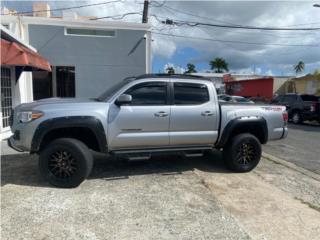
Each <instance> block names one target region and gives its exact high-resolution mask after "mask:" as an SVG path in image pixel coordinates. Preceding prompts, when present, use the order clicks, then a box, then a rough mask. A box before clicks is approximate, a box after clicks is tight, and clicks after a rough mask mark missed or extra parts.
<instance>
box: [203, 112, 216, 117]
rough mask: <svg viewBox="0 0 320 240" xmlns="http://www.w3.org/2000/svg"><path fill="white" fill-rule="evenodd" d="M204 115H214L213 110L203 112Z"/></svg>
mask: <svg viewBox="0 0 320 240" xmlns="http://www.w3.org/2000/svg"><path fill="white" fill-rule="evenodd" d="M201 115H202V116H204V117H207V116H212V115H213V112H210V111H204V112H202V113H201Z"/></svg>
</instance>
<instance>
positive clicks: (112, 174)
mask: <svg viewBox="0 0 320 240" xmlns="http://www.w3.org/2000/svg"><path fill="white" fill-rule="evenodd" d="M194 169H199V170H201V171H206V172H215V173H230V171H228V170H227V169H226V167H225V165H224V163H223V161H222V156H221V153H220V152H218V151H215V152H212V153H208V154H206V155H205V156H203V157H197V158H185V157H183V156H179V155H163V156H155V157H152V158H151V159H149V160H145V161H128V160H125V159H121V158H114V157H109V158H107V157H104V158H103V157H101V156H100V157H96V159H95V162H94V167H93V169H92V173H91V174H90V176H89V179H103V180H106V181H112V180H118V179H128V178H129V177H130V176H136V175H148V174H157V175H160V176H161V175H162V176H166V175H179V174H182V173H183V172H186V171H192V170H194ZM7 184H15V185H23V186H34V187H51V185H50V184H48V183H47V182H45V181H44V180H43V179H42V177H41V176H40V173H39V171H38V158H37V156H36V155H29V154H12V155H3V156H1V186H5V185H7Z"/></svg>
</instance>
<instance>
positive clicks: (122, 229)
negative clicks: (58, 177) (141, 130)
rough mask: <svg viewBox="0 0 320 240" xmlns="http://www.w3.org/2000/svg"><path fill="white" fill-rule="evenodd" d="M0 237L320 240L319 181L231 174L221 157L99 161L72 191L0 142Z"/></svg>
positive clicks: (286, 172)
mask: <svg viewBox="0 0 320 240" xmlns="http://www.w3.org/2000/svg"><path fill="white" fill-rule="evenodd" d="M2 147H3V148H2V151H1V239H121V240H126V239H128V240H129V239H130V240H132V239H139V240H140V239H159V240H160V239H172V240H173V239H192V240H193V239H201V240H202V239H203V240H206V239H215V240H216V239H237V240H238V239H283V240H287V239H319V235H320V184H319V181H317V180H315V179H313V178H310V177H308V176H307V175H304V174H301V173H300V172H297V171H294V170H293V169H291V168H288V167H286V166H283V165H281V164H278V163H274V162H271V161H269V160H266V159H262V160H261V162H260V163H259V165H258V166H257V168H256V169H255V170H254V171H252V172H249V173H241V174H238V173H233V172H230V171H228V170H227V169H226V168H225V166H224V163H223V159H222V157H221V153H220V152H213V153H211V154H208V155H207V156H205V157H202V158H184V157H180V156H175V155H172V156H170V155H164V156H161V157H155V158H152V159H150V160H148V161H138V162H127V161H125V160H124V159H112V158H111V159H106V158H105V157H102V156H96V159H95V164H94V168H93V171H92V173H91V175H90V176H89V179H87V180H86V181H85V182H84V183H82V184H81V185H80V186H79V187H77V188H74V189H59V188H54V187H52V186H50V185H49V184H48V183H46V182H45V181H43V179H42V178H41V177H40V175H39V172H38V167H37V156H35V155H32V156H30V155H28V154H25V153H16V152H14V151H11V150H10V149H8V148H7V146H6V144H4V143H2Z"/></svg>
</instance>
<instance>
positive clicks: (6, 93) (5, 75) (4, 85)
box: [1, 67, 12, 128]
mask: <svg viewBox="0 0 320 240" xmlns="http://www.w3.org/2000/svg"><path fill="white" fill-rule="evenodd" d="M1 112H2V127H3V128H6V127H9V125H10V116H11V113H12V85H11V72H10V68H5V67H1Z"/></svg>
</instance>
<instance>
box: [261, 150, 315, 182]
mask: <svg viewBox="0 0 320 240" xmlns="http://www.w3.org/2000/svg"><path fill="white" fill-rule="evenodd" d="M262 157H263V158H265V159H267V160H269V161H271V162H274V163H278V164H281V165H283V166H285V167H287V168H290V169H292V170H295V171H297V172H300V173H302V174H303V175H306V176H308V177H311V178H313V179H315V180H317V181H319V182H320V175H319V174H317V173H314V172H311V171H309V170H306V169H304V168H302V167H298V166H297V165H295V164H294V163H290V162H288V161H285V160H283V159H280V158H277V157H275V156H272V155H270V154H268V153H265V152H262Z"/></svg>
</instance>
